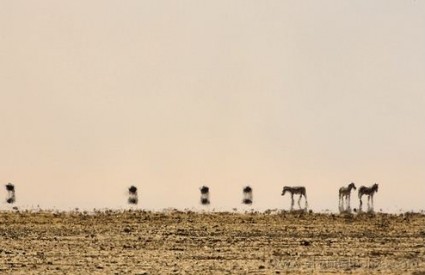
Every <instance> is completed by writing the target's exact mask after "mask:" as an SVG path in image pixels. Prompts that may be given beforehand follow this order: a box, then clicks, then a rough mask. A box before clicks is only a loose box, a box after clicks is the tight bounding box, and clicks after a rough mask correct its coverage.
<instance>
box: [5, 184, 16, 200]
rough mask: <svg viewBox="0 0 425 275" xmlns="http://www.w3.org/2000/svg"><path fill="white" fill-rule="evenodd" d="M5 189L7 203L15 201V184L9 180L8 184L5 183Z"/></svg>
mask: <svg viewBox="0 0 425 275" xmlns="http://www.w3.org/2000/svg"><path fill="white" fill-rule="evenodd" d="M6 190H7V193H8V194H7V199H6V202H7V203H14V202H15V201H16V196H15V186H14V185H13V184H11V183H10V182H9V183H8V184H6Z"/></svg>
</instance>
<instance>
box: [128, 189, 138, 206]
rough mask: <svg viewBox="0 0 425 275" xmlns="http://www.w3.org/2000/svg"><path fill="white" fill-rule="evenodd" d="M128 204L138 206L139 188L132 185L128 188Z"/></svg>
mask: <svg viewBox="0 0 425 275" xmlns="http://www.w3.org/2000/svg"><path fill="white" fill-rule="evenodd" d="M128 194H129V197H128V203H129V204H137V203H138V202H139V198H138V197H137V187H136V186H134V185H132V186H130V188H128Z"/></svg>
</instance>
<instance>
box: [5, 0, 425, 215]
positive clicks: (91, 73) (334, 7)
mask: <svg viewBox="0 0 425 275" xmlns="http://www.w3.org/2000/svg"><path fill="white" fill-rule="evenodd" d="M0 105H1V106H0V110H1V111H0V148H1V150H0V183H1V184H2V185H4V184H6V183H8V182H12V183H14V184H15V185H16V186H17V199H18V205H21V206H36V205H37V204H40V206H43V207H58V208H67V207H80V208H91V207H121V206H125V205H126V190H127V188H128V187H129V186H130V185H132V184H134V185H136V186H138V187H139V189H140V205H139V207H142V208H149V209H159V208H167V207H177V208H185V207H192V206H196V207H197V208H201V206H200V205H199V203H198V200H199V189H198V188H199V187H200V186H201V185H202V184H206V185H208V186H209V187H210V188H211V200H212V205H211V208H214V207H216V208H220V209H230V208H232V207H238V208H240V206H241V205H240V202H241V200H242V187H243V186H244V185H246V184H250V185H251V186H252V187H253V189H254V206H255V207H257V208H259V209H267V208H288V206H289V196H287V197H284V198H282V197H281V196H280V192H281V189H282V186H284V185H304V186H306V187H307V193H308V196H309V204H310V206H311V208H312V209H314V210H322V209H326V208H329V209H337V204H338V195H337V193H338V188H339V187H340V186H342V185H346V184H348V183H350V182H351V181H354V182H355V183H356V184H357V185H358V186H359V185H371V184H373V183H374V182H377V183H379V184H380V189H379V192H378V194H377V196H376V197H375V206H376V208H378V209H379V208H383V209H384V210H385V211H396V210H398V209H400V208H403V209H405V210H410V209H414V210H419V209H425V200H424V195H425V1H387V0H385V1H340V0H338V1H245V0H244V1H228V0H226V1H217V0H214V1H198V0H194V1H158V0H154V1H106V0H102V1H86V0H84V1H77V0H72V1H57V0H52V1H44V0H43V1H17V0H10V1H5V0H0ZM2 190H3V191H1V193H0V196H1V197H5V196H6V191H5V189H4V188H3V189H2ZM2 194H3V195H2ZM354 198H356V196H354ZM354 198H353V199H352V203H353V207H357V205H358V201H357V199H354ZM0 208H6V204H5V202H4V199H2V203H1V204H0Z"/></svg>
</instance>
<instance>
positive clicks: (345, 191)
mask: <svg viewBox="0 0 425 275" xmlns="http://www.w3.org/2000/svg"><path fill="white" fill-rule="evenodd" d="M351 189H354V190H356V185H355V184H354V182H352V183H350V184H349V185H348V186H347V187H344V186H343V187H341V188H339V210H340V211H343V210H344V198H345V203H346V205H347V207H346V210H348V211H350V209H351V207H350V204H351V202H350V197H351Z"/></svg>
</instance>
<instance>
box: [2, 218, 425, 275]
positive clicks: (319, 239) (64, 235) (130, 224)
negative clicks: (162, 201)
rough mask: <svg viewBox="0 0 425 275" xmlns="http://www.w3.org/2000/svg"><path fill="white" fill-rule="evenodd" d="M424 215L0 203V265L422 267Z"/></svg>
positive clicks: (25, 269)
mask: <svg viewBox="0 0 425 275" xmlns="http://www.w3.org/2000/svg"><path fill="white" fill-rule="evenodd" d="M424 244H425V215H423V214H403V215H389V214H375V215H372V214H361V215H349V214H346V215H333V214H312V213H304V214H303V213H279V214H277V213H266V214H265V213H249V214H236V213H202V214H201V213H193V212H179V211H170V212H163V213H152V212H144V211H124V212H114V211H105V212H96V213H92V214H88V213H80V212H71V213H70V212H67V213H52V212H44V211H41V212H0V273H6V274H10V273H18V274H31V273H38V274H39V273H42V274H49V273H55V274H57V273H66V274H69V273H72V274H89V273H90V274H93V273H102V274H114V273H115V274H125V273H130V274H164V273H176V274H182V273H191V274H209V273H213V274H226V273H231V274H240V273H242V274H280V273H288V272H294V273H300V272H308V273H311V272H326V273H331V272H336V273H340V272H355V273H366V272H367V273H374V272H376V273H378V272H379V273H381V272H383V273H388V272H390V273H397V274H399V273H413V274H415V273H417V274H420V272H421V271H422V272H424V271H425V246H424Z"/></svg>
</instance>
